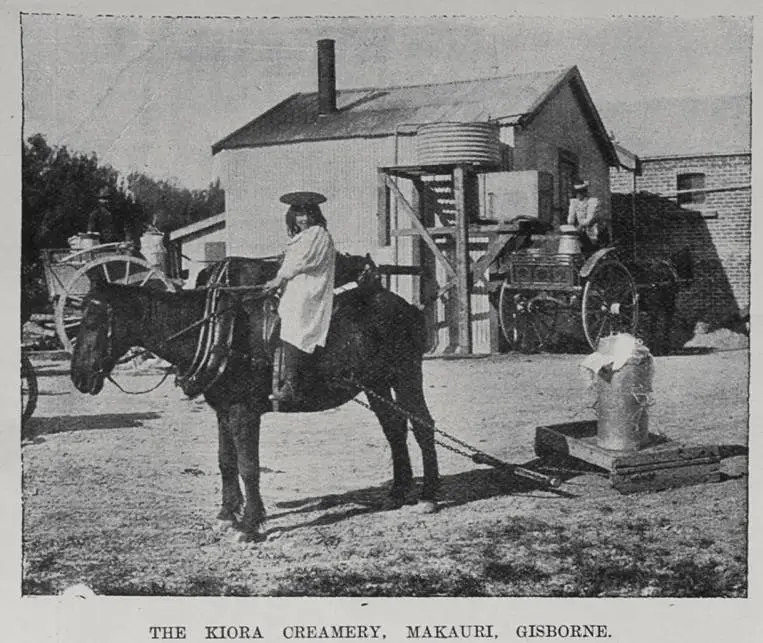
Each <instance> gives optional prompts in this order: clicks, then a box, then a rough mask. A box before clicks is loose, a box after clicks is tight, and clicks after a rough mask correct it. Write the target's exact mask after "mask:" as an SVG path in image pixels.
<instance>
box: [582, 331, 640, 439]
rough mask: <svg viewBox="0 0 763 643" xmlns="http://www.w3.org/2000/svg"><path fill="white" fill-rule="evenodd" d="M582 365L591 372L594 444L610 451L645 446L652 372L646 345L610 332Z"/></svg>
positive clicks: (630, 337) (626, 335)
mask: <svg viewBox="0 0 763 643" xmlns="http://www.w3.org/2000/svg"><path fill="white" fill-rule="evenodd" d="M582 366H584V367H586V368H588V369H589V370H590V371H592V372H593V378H594V380H593V387H594V391H595V394H596V404H595V408H596V415H597V418H598V420H597V433H596V439H597V443H598V446H600V447H601V448H603V449H609V450H612V451H635V450H638V449H640V448H642V447H643V446H645V445H646V444H647V442H648V441H649V414H648V407H649V404H650V400H651V393H652V377H653V373H654V360H653V358H652V355H651V353H650V352H649V349H648V348H647V347H646V346H645V345H644V344H643V343H642V342H641V341H640V340H637V339H635V338H634V337H633V336H631V335H628V334H626V333H622V334H618V335H612V336H610V337H605V338H603V339H602V340H601V341H600V342H599V346H598V350H597V351H596V353H593V354H592V355H589V357H587V358H586V359H585V360H584V361H583V364H582Z"/></svg>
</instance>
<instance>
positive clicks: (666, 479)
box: [535, 420, 721, 494]
mask: <svg viewBox="0 0 763 643" xmlns="http://www.w3.org/2000/svg"><path fill="white" fill-rule="evenodd" d="M597 428H598V425H597V421H596V420H590V421H584V422H567V423H564V424H552V425H549V426H539V427H537V428H536V430H535V453H536V455H538V457H541V458H542V457H544V456H553V455H556V456H558V455H564V456H569V457H572V458H576V459H578V460H582V461H583V462H586V463H588V464H592V465H594V466H596V467H599V468H601V469H604V470H606V471H609V478H610V480H611V482H612V486H613V487H614V488H615V489H617V490H618V491H619V492H620V493H624V494H627V493H636V492H639V491H659V490H661V489H669V488H673V487H682V486H685V485H692V484H702V483H706V482H718V481H720V477H721V473H720V462H721V457H720V449H719V448H718V447H717V446H686V445H683V444H680V443H678V442H675V441H673V440H670V439H668V438H665V437H663V436H660V435H655V434H653V433H649V434H648V437H647V440H646V442H645V444H644V445H643V446H642V447H641V448H639V449H637V450H627V451H624V450H612V449H605V448H602V447H601V446H599V439H598V436H597Z"/></svg>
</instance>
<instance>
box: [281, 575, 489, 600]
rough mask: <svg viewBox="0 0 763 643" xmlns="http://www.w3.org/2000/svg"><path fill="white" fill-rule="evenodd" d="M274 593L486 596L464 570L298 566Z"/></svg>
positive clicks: (293, 594) (299, 594) (477, 583)
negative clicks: (375, 570)
mask: <svg viewBox="0 0 763 643" xmlns="http://www.w3.org/2000/svg"><path fill="white" fill-rule="evenodd" d="M272 595H273V596H411V597H414V596H415V597H432V596H487V593H486V592H485V589H484V586H483V581H482V580H481V579H479V578H475V577H473V576H470V575H467V574H465V573H463V572H459V571H456V572H453V573H448V574H447V575H445V574H443V573H438V572H430V573H411V574H396V573H390V574H388V575H381V574H368V573H359V572H341V571H336V570H333V569H320V568H310V569H308V568H301V569H297V570H295V571H294V572H293V573H291V574H290V578H289V580H288V582H284V583H281V585H279V586H278V587H277V588H276V589H275V591H274V592H273V593H272Z"/></svg>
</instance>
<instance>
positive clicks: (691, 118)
mask: <svg viewBox="0 0 763 643" xmlns="http://www.w3.org/2000/svg"><path fill="white" fill-rule="evenodd" d="M599 111H600V112H601V114H602V115H603V116H604V118H605V119H606V123H607V127H609V129H610V130H611V131H612V132H613V133H614V135H615V137H616V138H617V140H618V142H620V143H622V145H624V146H626V147H627V148H628V149H629V150H631V151H632V152H634V153H636V154H638V155H639V157H640V158H642V159H645V158H654V157H663V156H703V155H710V154H739V153H746V152H749V151H750V149H751V139H750V137H751V120H750V119H751V100H750V96H749V95H741V96H694V97H687V98H657V99H652V100H644V101H639V102H633V103H625V102H620V103H603V104H601V105H600V106H599Z"/></svg>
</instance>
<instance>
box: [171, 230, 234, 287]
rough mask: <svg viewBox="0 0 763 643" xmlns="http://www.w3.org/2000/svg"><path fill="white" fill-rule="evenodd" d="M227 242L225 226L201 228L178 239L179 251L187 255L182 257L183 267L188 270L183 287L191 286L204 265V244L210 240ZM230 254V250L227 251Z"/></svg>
mask: <svg viewBox="0 0 763 643" xmlns="http://www.w3.org/2000/svg"><path fill="white" fill-rule="evenodd" d="M215 241H217V242H220V241H222V242H227V233H226V230H225V226H222V225H221V226H219V227H217V228H214V229H211V230H210V229H206V230H202V231H201V232H199V233H196V234H193V235H190V236H188V237H185V238H184V239H181V240H180V252H181V253H182V254H184V255H185V257H188V258H187V259H186V258H185V257H184V258H183V259H182V265H183V268H184V269H187V270H188V278H187V279H186V280H185V288H193V287H194V284H195V283H196V277H197V276H198V274H199V273H200V272H201V271H202V270H203V269H204V268H205V267H206V265H207V263H206V255H205V251H204V248H205V245H206V244H207V243H210V242H215ZM228 254H230V252H228Z"/></svg>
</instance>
